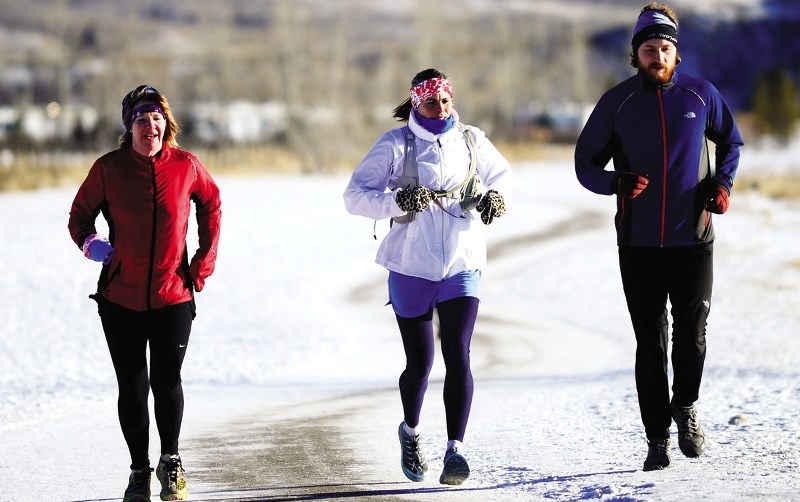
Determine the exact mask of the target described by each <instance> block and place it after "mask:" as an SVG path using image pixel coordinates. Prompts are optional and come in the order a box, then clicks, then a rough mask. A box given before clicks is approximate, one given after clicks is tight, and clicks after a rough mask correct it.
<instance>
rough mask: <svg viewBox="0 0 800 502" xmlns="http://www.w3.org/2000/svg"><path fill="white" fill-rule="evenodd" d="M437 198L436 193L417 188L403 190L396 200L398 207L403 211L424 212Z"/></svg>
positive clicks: (398, 192) (425, 188) (426, 188)
mask: <svg viewBox="0 0 800 502" xmlns="http://www.w3.org/2000/svg"><path fill="white" fill-rule="evenodd" d="M434 198H436V193H435V192H434V191H433V190H431V189H430V188H428V187H424V186H416V187H411V188H401V189H400V190H398V191H397V195H396V196H395V199H396V200H397V205H398V206H400V209H402V210H403V211H416V212H420V211H424V210H426V209H428V205H429V204H430V203H431V201H432V200H433V199H434Z"/></svg>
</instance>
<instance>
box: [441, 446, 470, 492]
mask: <svg viewBox="0 0 800 502" xmlns="http://www.w3.org/2000/svg"><path fill="white" fill-rule="evenodd" d="M468 477H469V464H468V463H467V459H466V458H464V456H463V455H462V454H461V453H459V452H458V448H456V447H453V448H448V449H447V451H446V452H445V454H444V469H442V475H441V476H439V482H440V483H441V484H443V485H460V484H461V483H463V482H464V481H466V479H467V478H468Z"/></svg>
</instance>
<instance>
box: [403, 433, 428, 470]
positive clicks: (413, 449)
mask: <svg viewBox="0 0 800 502" xmlns="http://www.w3.org/2000/svg"><path fill="white" fill-rule="evenodd" d="M403 446H404V450H405V453H406V457H407V458H409V459H410V460H411V462H409V463H410V464H411V466H412V467H413V469H414V470H421V469H422V456H423V453H422V444H420V442H419V436H415V437H411V436H407V435H406V436H405V437H404V441H403Z"/></svg>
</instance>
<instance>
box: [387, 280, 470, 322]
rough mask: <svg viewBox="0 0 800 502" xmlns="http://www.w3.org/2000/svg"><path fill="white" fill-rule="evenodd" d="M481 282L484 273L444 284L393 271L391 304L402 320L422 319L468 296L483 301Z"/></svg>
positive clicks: (447, 281) (390, 284) (390, 288)
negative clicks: (440, 305)
mask: <svg viewBox="0 0 800 502" xmlns="http://www.w3.org/2000/svg"><path fill="white" fill-rule="evenodd" d="M480 282H481V271H480V270H466V271H464V272H460V273H458V274H456V275H454V276H452V277H448V278H446V279H443V280H441V281H429V280H428V279H422V278H421V277H414V276H410V275H404V274H400V273H397V272H392V271H389V303H391V304H392V308H393V309H394V311H395V313H396V314H397V315H399V316H400V317H406V318H411V317H419V316H421V315H423V314H425V313H427V312H428V310H430V309H432V308H435V307H436V304H437V303H441V302H446V301H447V300H452V299H454V298H462V297H464V296H473V297H475V298H480ZM387 305H388V304H387Z"/></svg>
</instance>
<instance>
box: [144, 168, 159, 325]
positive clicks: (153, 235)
mask: <svg viewBox="0 0 800 502" xmlns="http://www.w3.org/2000/svg"><path fill="white" fill-rule="evenodd" d="M150 181H151V182H152V184H153V229H152V233H151V236H150V266H149V268H148V271H147V290H146V291H145V292H144V294H145V303H146V304H147V310H150V309H151V308H152V305H150V289H151V288H152V287H153V267H154V263H155V260H156V220H157V216H158V215H157V208H158V190H157V185H156V162H155V160H154V159H153V158H152V157H151V158H150Z"/></svg>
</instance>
